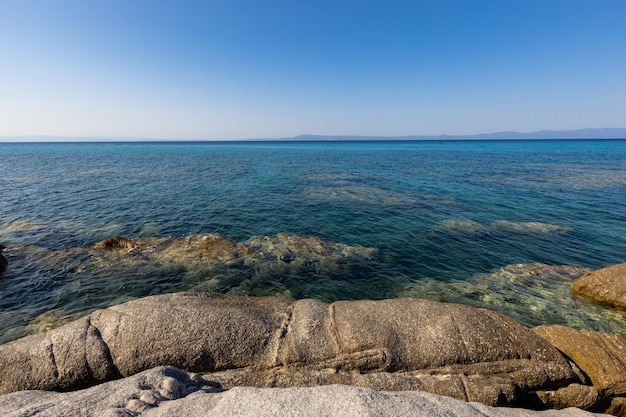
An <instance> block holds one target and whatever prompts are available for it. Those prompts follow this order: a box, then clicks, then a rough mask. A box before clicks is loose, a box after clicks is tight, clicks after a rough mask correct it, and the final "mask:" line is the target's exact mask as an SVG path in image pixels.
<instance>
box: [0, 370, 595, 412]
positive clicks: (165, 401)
mask: <svg viewBox="0 0 626 417" xmlns="http://www.w3.org/2000/svg"><path fill="white" fill-rule="evenodd" d="M0 410H2V412H3V415H4V416H7V417H22V416H32V415H37V416H38V417H61V416H69V415H71V416H76V417H81V416H85V417H87V416H89V417H130V416H134V417H162V416H167V417H169V416H174V415H175V416H181V417H184V416H186V417H200V416H206V415H211V416H213V417H221V416H224V417H225V416H233V415H236V416H242V417H245V416H250V417H265V416H268V417H269V416H293V415H298V416H302V417H308V416H311V417H313V416H315V417H318V416H337V417H339V416H341V417H350V416H380V417H387V416H389V417H392V416H393V417H396V416H406V417H412V416H415V417H418V416H420V417H429V416H432V417H434V416H442V415H445V416H449V417H587V416H592V414H591V413H588V412H585V411H582V410H579V409H574V408H569V409H565V410H561V411H555V410H549V411H541V412H539V411H529V410H524V409H511V408H494V407H488V406H485V405H483V404H478V403H466V402H461V401H458V400H455V399H452V398H449V397H443V396H438V395H434V394H429V393H426V392H418V391H411V392H406V391H404V392H380V391H374V390H370V389H365V388H359V387H353V386H345V385H332V386H322V387H312V388H283V389H277V388H274V389H267V388H265V389H261V388H253V387H236V388H233V389H231V390H228V391H224V390H222V389H220V388H219V387H218V386H217V385H216V384H215V383H214V382H211V381H208V380H207V379H204V378H202V377H201V376H199V375H197V374H190V373H187V372H185V371H183V370H180V369H177V368H172V367H157V368H153V369H150V370H147V371H144V372H141V373H139V374H136V375H133V376H131V377H128V378H124V379H121V380H118V381H112V382H107V383H103V384H101V385H98V386H95V387H92V388H88V389H84V390H80V391H75V392H68V393H57V392H45V391H22V392H17V393H13V394H6V395H0Z"/></svg>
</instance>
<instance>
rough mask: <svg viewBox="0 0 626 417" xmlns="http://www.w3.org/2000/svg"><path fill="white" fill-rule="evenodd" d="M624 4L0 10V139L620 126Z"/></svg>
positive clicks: (50, 2)
mask: <svg viewBox="0 0 626 417" xmlns="http://www.w3.org/2000/svg"><path fill="white" fill-rule="evenodd" d="M625 21H626V1H623V0H586V1H580V0H507V1H500V0H492V1H480V0H463V1H452V0H438V1H419V0H413V1H395V0H384V1H369V0H360V1H351V0H350V1H348V0H346V1H341V0H333V1H327V0H316V1H308V2H305V1H296V0H265V1H258V0H256V1H253V0H227V1H212V0H206V1H185V0H177V1H162V0H0V136H19V135H55V136H81V137H86V136H93V137H141V138H154V139H205V140H229V139H247V138H281V137H291V136H296V135H300V134H315V135H366V136H407V135H439V134H450V135H453V134H474V133H489V132H498V131H509V130H512V131H521V132H530V131H537V130H544V129H553V130H561V129H566V130H573V129H582V128H606V127H626V24H625V23H624V22H625Z"/></svg>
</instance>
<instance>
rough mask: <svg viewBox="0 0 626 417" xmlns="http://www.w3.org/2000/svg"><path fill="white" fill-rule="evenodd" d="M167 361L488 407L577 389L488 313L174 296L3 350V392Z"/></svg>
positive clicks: (436, 306)
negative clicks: (531, 395)
mask: <svg viewBox="0 0 626 417" xmlns="http://www.w3.org/2000/svg"><path fill="white" fill-rule="evenodd" d="M165 364H168V365H173V366H177V367H180V368H183V369H186V370H189V371H193V372H203V373H208V374H206V375H205V378H208V379H211V380H214V381H218V382H220V383H221V384H222V385H223V386H227V387H228V386H234V385H241V384H245V385H255V386H259V387H274V386H302V385H319V384H336V383H350V384H354V385H361V386H364V387H369V388H375V389H379V390H414V389H420V390H424V391H430V392H434V393H440V394H444V395H448V396H452V397H454V398H458V399H462V400H466V401H470V400H471V401H479V402H482V403H485V404H489V405H521V404H524V402H525V401H526V394H525V393H528V392H530V391H542V390H554V389H558V388H560V387H563V386H567V385H568V384H570V383H581V381H580V378H579V377H578V376H577V375H576V373H575V372H574V370H573V369H572V368H571V366H570V365H569V363H568V362H567V361H566V360H565V359H564V358H563V356H562V355H561V354H560V353H559V352H558V351H557V350H556V349H554V348H553V347H552V346H551V345H550V344H549V343H548V342H547V341H546V340H544V339H543V338H541V337H539V336H537V335H536V334H535V333H533V332H532V331H530V330H529V329H527V328H525V327H523V326H521V325H519V324H517V323H515V322H514V321H512V320H510V319H508V318H506V317H504V316H501V315H499V314H497V313H493V312H490V311H487V310H482V309H475V308H472V307H467V306H462V305H457V304H442V303H437V302H432V301H427V300H412V299H396V300H383V301H342V302H335V303H332V304H325V303H322V302H319V301H314V300H299V301H296V302H293V303H290V302H288V301H286V300H282V299H279V298H273V297H261V298H249V297H228V296H217V295H209V294H199V293H179V294H169V295H163V296H153V297H147V298H143V299H139V300H135V301H131V302H128V303H125V304H121V305H117V306H114V307H110V308H108V309H106V310H98V311H95V312H93V313H91V314H90V315H89V316H87V317H84V318H82V319H79V320H77V321H75V322H73V323H70V324H67V325H65V326H63V327H60V328H58V329H55V330H52V331H50V332H48V333H45V334H40V335H35V336H29V337H26V338H23V339H20V340H17V341H14V342H9V343H6V344H4V345H0V374H2V375H4V376H5V377H3V378H2V379H0V392H1V393H8V392H13V391H19V390H26V389H45V390H68V389H76V388H81V387H85V386H88V385H93V384H96V383H99V382H102V381H106V380H108V379H111V378H115V377H118V376H129V375H133V374H136V373H138V372H141V371H144V370H147V369H150V368H152V367H155V366H160V365H165Z"/></svg>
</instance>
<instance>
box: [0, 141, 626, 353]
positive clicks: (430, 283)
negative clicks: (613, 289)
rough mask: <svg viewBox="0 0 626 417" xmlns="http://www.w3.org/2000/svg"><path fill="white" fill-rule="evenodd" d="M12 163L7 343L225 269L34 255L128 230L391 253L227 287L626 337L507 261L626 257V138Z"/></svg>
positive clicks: (557, 287)
mask: <svg viewBox="0 0 626 417" xmlns="http://www.w3.org/2000/svg"><path fill="white" fill-rule="evenodd" d="M0 172H1V174H0V196H1V198H0V242H2V243H3V244H4V245H5V246H7V249H6V250H5V255H6V257H7V258H8V259H9V262H10V266H9V269H8V270H7V271H6V272H5V274H4V277H3V278H0V342H2V341H6V340H10V339H12V338H15V337H18V336H21V335H23V334H25V333H26V332H27V331H28V330H27V325H28V323H29V322H30V321H31V320H33V319H34V318H35V317H37V316H38V315H40V314H42V313H45V312H46V311H49V310H53V309H54V311H55V312H56V313H55V314H57V316H59V317H61V316H64V315H71V314H75V315H76V314H79V313H84V312H86V311H89V310H92V309H94V308H100V307H104V306H107V305H110V304H113V303H115V302H119V301H121V300H124V299H128V298H131V297H138V296H143V295H148V294H155V293H161V292H168V291H180V290H196V289H198V288H202V287H201V286H200V287H198V282H202V281H207V280H210V279H212V278H215V277H211V276H201V277H195V278H194V280H193V283H190V282H189V279H187V278H185V273H188V271H187V272H183V271H171V270H167V271H163V270H159V269H150V268H147V269H146V270H144V271H137V270H136V269H132V270H131V269H128V270H127V272H125V270H124V269H115V273H114V274H113V273H111V272H110V271H107V269H106V268H102V269H100V270H94V269H90V270H87V271H83V270H80V268H75V267H72V268H65V269H64V267H63V265H62V264H61V265H56V266H55V267H51V266H50V265H45V266H42V265H41V264H38V263H37V262H34V261H33V259H31V258H29V256H31V257H32V255H28V253H29V252H28V251H26V252H24V251H20V248H24V247H26V246H29V245H36V246H37V247H42V248H45V249H49V250H52V251H62V250H64V249H68V248H75V247H82V248H85V247H88V246H90V245H92V244H94V243H95V242H97V241H99V240H102V239H106V238H109V237H111V236H113V235H116V234H117V235H122V236H126V237H129V238H134V237H137V236H140V235H142V236H171V237H185V236H189V235H194V234H203V233H216V234H219V235H221V236H224V237H228V238H231V239H233V240H234V241H237V242H239V241H245V240H247V239H249V238H251V237H252V236H256V235H267V236H274V235H276V234H278V233H291V234H297V235H304V236H308V235H312V236H318V237H322V238H324V239H327V240H329V241H332V242H338V243H343V244H347V245H360V246H365V247H372V248H376V249H377V250H378V252H377V256H376V257H375V258H374V259H371V260H370V261H368V262H366V263H364V264H361V265H352V266H350V267H349V268H348V267H347V268H346V270H345V271H343V272H342V273H336V272H333V273H329V274H324V273H321V274H320V273H319V272H318V273H316V274H308V275H307V274H304V276H300V277H294V276H293V275H286V276H280V275H278V276H272V277H271V279H270V278H268V277H265V278H264V279H253V278H252V277H251V278H250V279H247V278H240V279H241V280H245V281H246V285H245V286H240V285H239V284H240V283H239V282H234V281H232V280H230V281H229V282H228V284H227V285H226V284H223V285H221V286H220V285H217V286H216V287H214V288H216V291H219V292H229V291H230V292H232V291H233V289H236V290H237V291H238V293H242V292H243V293H250V294H274V293H276V294H280V295H283V296H285V294H287V296H289V297H292V298H303V297H314V298H319V299H323V300H325V301H332V300H337V299H358V298H375V299H379V298H389V297H399V296H415V297H428V298H432V299H437V300H442V301H455V302H463V303H466V304H471V305H476V306H482V307H486V308H491V309H494V310H497V311H500V312H503V313H505V314H508V315H510V316H512V317H514V318H515V319H517V320H520V321H522V322H524V323H525V324H527V325H536V324H540V323H546V322H550V323H552V322H559V323H565V324H570V325H574V326H577V327H587V328H592V329H597V330H606V331H615V332H620V333H622V334H624V333H626V322H625V321H624V318H625V317H624V315H623V313H622V312H619V311H616V310H611V309H607V308H604V307H599V306H595V305H592V304H590V303H588V302H586V301H584V300H579V299H577V298H575V297H573V296H571V295H570V294H569V292H568V286H569V282H570V281H571V279H570V278H567V279H565V278H563V279H561V278H559V279H556V280H555V279H554V278H553V279H552V280H551V281H550V280H549V279H548V280H547V281H545V280H544V278H545V277H543V278H542V277H534V278H532V279H531V278H528V277H527V276H525V275H524V274H523V273H510V272H506V270H505V272H502V270H501V268H506V267H507V266H508V265H513V264H535V263H541V264H545V265H549V266H554V265H569V266H577V267H584V268H590V269H597V268H600V267H604V266H607V265H610V264H615V263H620V262H624V261H626V259H625V258H626V256H625V255H626V209H625V207H626V140H572V141H566V140H563V141H558V140H554V141H449V142H447V141H416V142H409V141H407V142H391V141H368V142H235V143H234V142H228V143H214V142H202V143H62V144H54V143H46V144H43V143H40V144H32V143H28V144H26V143H23V144H7V143H0ZM125 274H128V276H125ZM516 274H517V275H516ZM520 274H521V275H520ZM218 278H219V277H218ZM218 278H215V279H218ZM520 279H521V280H522V281H524V282H523V283H522V284H520V283H519V282H518V281H519V280H520ZM218 280H219V279H218ZM242 282H243V281H242ZM192 284H193V285H192Z"/></svg>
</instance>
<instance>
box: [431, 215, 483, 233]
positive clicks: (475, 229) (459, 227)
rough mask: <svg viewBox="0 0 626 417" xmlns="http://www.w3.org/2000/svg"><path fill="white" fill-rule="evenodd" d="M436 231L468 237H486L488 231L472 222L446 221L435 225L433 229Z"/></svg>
mask: <svg viewBox="0 0 626 417" xmlns="http://www.w3.org/2000/svg"><path fill="white" fill-rule="evenodd" d="M434 228H435V229H436V230H443V231H448V232H456V233H461V234H464V235H469V236H486V235H488V234H489V230H488V229H487V228H486V227H484V226H483V225H481V224H480V223H476V222H475V221H472V220H458V219H447V220H442V221H441V222H439V223H437V224H436V225H435V227H434Z"/></svg>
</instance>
